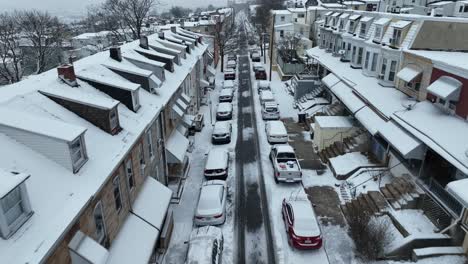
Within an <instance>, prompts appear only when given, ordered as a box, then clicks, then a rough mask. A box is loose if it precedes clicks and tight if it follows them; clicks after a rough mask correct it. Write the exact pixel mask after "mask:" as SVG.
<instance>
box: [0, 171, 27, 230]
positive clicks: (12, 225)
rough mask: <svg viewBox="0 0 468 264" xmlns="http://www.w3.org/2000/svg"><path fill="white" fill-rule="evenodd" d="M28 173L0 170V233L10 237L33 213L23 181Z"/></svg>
mask: <svg viewBox="0 0 468 264" xmlns="http://www.w3.org/2000/svg"><path fill="white" fill-rule="evenodd" d="M28 178H29V175H27V174H23V173H16V172H8V171H4V170H0V181H1V182H2V186H1V187H0V235H1V236H2V237H3V238H4V239H8V238H9V237H11V236H12V235H13V234H14V233H15V232H16V231H17V230H18V229H19V228H20V227H21V226H22V225H23V224H24V223H25V222H26V221H27V220H28V219H29V217H30V216H31V215H32V214H33V211H32V209H31V204H30V202H29V197H28V192H27V189H26V184H25V181H26V180H27V179H28Z"/></svg>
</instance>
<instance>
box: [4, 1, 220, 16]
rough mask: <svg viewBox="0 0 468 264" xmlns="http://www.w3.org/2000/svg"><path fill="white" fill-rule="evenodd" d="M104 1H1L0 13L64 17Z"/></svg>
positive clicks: (170, 3) (165, 3) (171, 3)
mask: <svg viewBox="0 0 468 264" xmlns="http://www.w3.org/2000/svg"><path fill="white" fill-rule="evenodd" d="M103 1H104V0H0V11H9V10H13V9H25V8H37V9H41V10H47V11H50V12H51V13H54V14H56V15H58V14H60V13H62V14H63V15H64V16H67V15H73V14H76V15H78V14H80V13H84V12H85V11H86V6H88V5H90V4H98V3H101V2H103ZM160 1H161V3H163V5H162V6H161V8H158V9H157V10H158V11H159V10H161V11H164V10H165V9H169V8H171V6H174V5H180V6H185V7H190V8H193V7H198V6H202V7H203V6H207V5H209V4H213V5H215V6H225V5H226V3H227V1H226V0H160Z"/></svg>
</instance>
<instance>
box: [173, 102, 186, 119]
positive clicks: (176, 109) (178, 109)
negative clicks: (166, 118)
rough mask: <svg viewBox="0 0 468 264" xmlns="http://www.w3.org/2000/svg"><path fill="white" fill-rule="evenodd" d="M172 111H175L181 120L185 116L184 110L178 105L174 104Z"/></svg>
mask: <svg viewBox="0 0 468 264" xmlns="http://www.w3.org/2000/svg"><path fill="white" fill-rule="evenodd" d="M172 111H174V113H175V114H176V115H177V116H178V117H179V118H182V117H183V116H184V111H183V110H182V109H180V107H179V106H177V104H174V105H173V106H172Z"/></svg>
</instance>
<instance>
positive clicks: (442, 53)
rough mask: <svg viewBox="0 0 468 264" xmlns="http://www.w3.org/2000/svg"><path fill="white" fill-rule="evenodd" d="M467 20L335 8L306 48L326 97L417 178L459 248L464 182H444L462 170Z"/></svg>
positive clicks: (465, 163) (465, 171) (394, 169)
mask: <svg viewBox="0 0 468 264" xmlns="http://www.w3.org/2000/svg"><path fill="white" fill-rule="evenodd" d="M337 13H338V15H337ZM467 26H468V21H465V20H460V19H456V18H438V17H427V16H426V17H423V16H413V15H402V14H388V13H379V14H377V13H371V12H357V11H354V12H345V11H342V10H335V11H333V12H330V13H327V14H326V16H325V19H324V21H323V23H322V24H321V25H320V42H319V44H320V45H319V47H315V48H313V49H310V50H308V51H307V52H308V56H309V57H310V59H311V60H314V61H316V62H317V64H318V65H319V66H318V70H317V72H318V74H319V75H320V76H321V77H322V78H323V79H322V82H323V85H324V87H325V88H326V90H327V91H328V93H329V94H330V95H332V98H333V99H332V100H331V101H332V102H331V103H332V104H333V103H337V104H341V105H342V106H343V107H344V109H345V111H344V112H345V115H349V116H353V117H354V118H355V120H356V121H357V122H358V123H359V124H360V125H361V126H362V128H364V129H365V130H366V131H367V134H366V136H367V137H368V139H369V140H368V141H369V142H368V144H369V153H370V154H371V155H373V156H374V158H376V160H378V161H380V162H381V163H383V164H386V165H387V166H388V168H389V171H390V172H391V173H392V175H394V176H396V177H407V178H408V179H411V180H413V181H414V182H415V183H417V184H418V186H419V187H421V189H423V190H424V191H425V192H426V194H427V196H428V197H429V198H430V199H431V201H432V204H433V205H434V207H435V208H437V209H435V210H434V211H433V212H432V213H431V212H427V214H428V217H429V218H430V219H431V220H432V221H433V222H434V223H435V224H436V225H437V226H438V227H439V228H440V229H441V230H444V229H446V230H444V231H450V232H451V235H453V238H454V239H456V240H457V241H459V242H460V241H463V240H464V241H465V249H467V248H468V246H466V244H467V243H468V239H467V238H468V237H467V236H466V233H465V232H464V231H463V230H466V226H467V223H466V217H465V215H466V204H467V203H466V199H465V200H463V199H461V198H463V197H466V189H465V190H464V192H465V196H463V195H462V194H463V193H460V192H459V189H457V190H458V192H457V190H454V189H453V188H452V189H450V186H452V187H453V186H456V185H457V184H458V182H459V181H462V182H463V181H465V182H466V180H465V179H467V178H468V141H467V138H466V137H465V136H463V135H465V134H467V133H468V124H467V114H468V111H467V110H468V109H467V104H468V97H467V96H468V87H467V82H466V81H467V79H466V78H467V73H468V72H467V70H468V65H467V64H466V63H465V62H466V57H467V56H466V52H467V51H468V50H467V47H468V43H467V39H466V38H463V37H460V36H462V35H463V32H465V31H466V30H467ZM465 186H466V185H465ZM447 188H448V189H447ZM455 189H456V188H455ZM429 198H428V199H429ZM463 219H465V220H463Z"/></svg>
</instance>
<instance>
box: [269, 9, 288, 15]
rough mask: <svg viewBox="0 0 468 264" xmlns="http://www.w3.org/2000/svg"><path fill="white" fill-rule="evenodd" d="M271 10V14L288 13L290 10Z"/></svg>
mask: <svg viewBox="0 0 468 264" xmlns="http://www.w3.org/2000/svg"><path fill="white" fill-rule="evenodd" d="M271 12H272V13H273V14H275V15H290V14H291V12H289V10H286V9H284V10H272V11H271Z"/></svg>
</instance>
